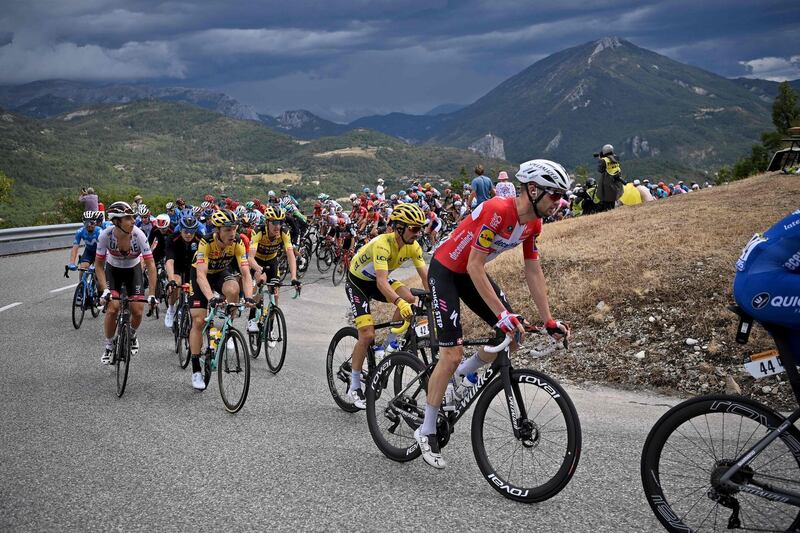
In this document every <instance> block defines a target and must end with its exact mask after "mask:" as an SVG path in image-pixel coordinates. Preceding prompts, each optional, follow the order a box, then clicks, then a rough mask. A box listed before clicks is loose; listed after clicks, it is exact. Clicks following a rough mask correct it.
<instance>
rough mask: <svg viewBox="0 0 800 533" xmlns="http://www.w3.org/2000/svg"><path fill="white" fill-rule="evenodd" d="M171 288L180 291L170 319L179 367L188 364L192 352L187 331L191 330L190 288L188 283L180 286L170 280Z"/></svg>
mask: <svg viewBox="0 0 800 533" xmlns="http://www.w3.org/2000/svg"><path fill="white" fill-rule="evenodd" d="M168 286H169V287H172V289H173V290H178V291H180V292H179V293H178V300H177V301H176V302H175V319H174V320H173V321H172V335H173V338H174V341H175V353H176V354H178V365H179V366H180V367H181V368H186V367H187V366H189V361H191V357H192V354H191V353H190V352H191V350H189V332H190V331H191V330H192V313H191V312H190V308H189V293H190V292H191V290H192V288H191V285H190V284H189V283H184V284H183V285H181V286H180V287H178V285H177V284H176V283H175V282H174V281H170V282H169V284H168Z"/></svg>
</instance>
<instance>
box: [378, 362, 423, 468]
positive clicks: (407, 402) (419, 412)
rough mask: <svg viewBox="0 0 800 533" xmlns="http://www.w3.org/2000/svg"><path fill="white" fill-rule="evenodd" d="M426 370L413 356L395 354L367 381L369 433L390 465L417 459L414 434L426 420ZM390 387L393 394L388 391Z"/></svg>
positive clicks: (418, 452) (379, 365)
mask: <svg viewBox="0 0 800 533" xmlns="http://www.w3.org/2000/svg"><path fill="white" fill-rule="evenodd" d="M426 368H427V367H426V366H425V364H423V363H422V361H420V360H419V358H417V357H416V356H415V355H413V354H411V353H408V352H403V351H397V352H394V353H393V354H392V355H390V356H388V357H386V358H385V359H383V360H382V361H381V362H380V363H378V365H377V367H376V368H375V369H374V370H373V371H372V373H370V375H369V377H368V379H367V394H366V397H367V426H368V427H369V433H370V435H372V440H373V441H374V442H375V445H376V446H377V447H378V449H379V450H380V451H381V452H382V453H383V455H385V456H386V457H388V458H389V459H391V460H392V461H397V462H400V463H404V462H406V461H411V460H412V459H416V458H417V457H419V455H420V449H419V446H418V445H417V441H416V439H415V438H414V430H416V429H417V428H418V427H419V426H420V425H422V419H423V418H424V417H425V405H426V403H427V400H426V398H427V394H426V391H427V388H428V376H427V375H426V374H424V373H425V371H426ZM420 374H422V377H421V378H420V379H419V381H417V382H416V383H415V384H414V385H413V386H412V387H411V388H410V389H409V391H408V393H406V394H403V395H402V397H400V398H398V395H397V393H399V392H401V391H402V390H403V389H402V387H404V386H405V385H406V384H408V383H410V382H411V380H413V379H415V378H416V377H417V376H419V375H420ZM398 376H399V379H398ZM390 383H391V386H392V390H391V391H387V390H386V389H387V388H388V387H389V384H390ZM398 387H401V388H400V390H397V389H398Z"/></svg>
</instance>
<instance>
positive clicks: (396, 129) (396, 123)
mask: <svg viewBox="0 0 800 533" xmlns="http://www.w3.org/2000/svg"><path fill="white" fill-rule="evenodd" d="M445 116H446V115H435V116H431V115H409V114H407V113H389V114H388V115H372V116H368V117H362V118H360V119H358V120H354V121H353V122H351V123H350V124H349V126H352V127H356V128H369V129H373V130H376V131H380V132H383V133H386V134H388V135H393V136H395V137H400V138H401V139H405V140H406V141H408V142H410V143H412V144H415V143H419V142H422V141H425V140H427V139H430V138H431V137H433V134H434V132H435V131H436V129H437V128H438V127H439V124H440V123H441V122H442V118H443V117H445Z"/></svg>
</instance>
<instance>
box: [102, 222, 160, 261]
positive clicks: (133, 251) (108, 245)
mask: <svg viewBox="0 0 800 533" xmlns="http://www.w3.org/2000/svg"><path fill="white" fill-rule="evenodd" d="M96 257H97V258H98V259H101V260H104V261H106V262H108V264H109V265H111V266H113V267H117V268H133V267H135V266H136V265H138V264H139V261H140V260H142V259H144V260H146V259H152V258H153V252H152V251H150V244H148V242H147V237H146V236H145V234H144V232H143V231H142V230H140V229H139V228H137V227H136V226H134V227H133V231H132V232H131V247H130V250H127V251H126V252H124V253H123V252H121V251H120V249H119V242H118V241H117V238H116V237H115V236H114V226H111V227H109V228H106V229H104V230H103V231H102V233H100V238H99V239H97V255H96Z"/></svg>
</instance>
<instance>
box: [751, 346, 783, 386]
mask: <svg viewBox="0 0 800 533" xmlns="http://www.w3.org/2000/svg"><path fill="white" fill-rule="evenodd" d="M744 368H745V369H746V370H747V371H748V372H749V373H750V375H751V376H753V377H754V378H756V379H758V378H763V377H767V376H774V375H775V374H781V373H783V372H785V371H786V369H785V368H783V365H782V364H781V360H780V358H779V357H778V351H777V350H769V351H766V352H761V353H757V354H755V355H751V356H750V357H745V359H744Z"/></svg>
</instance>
